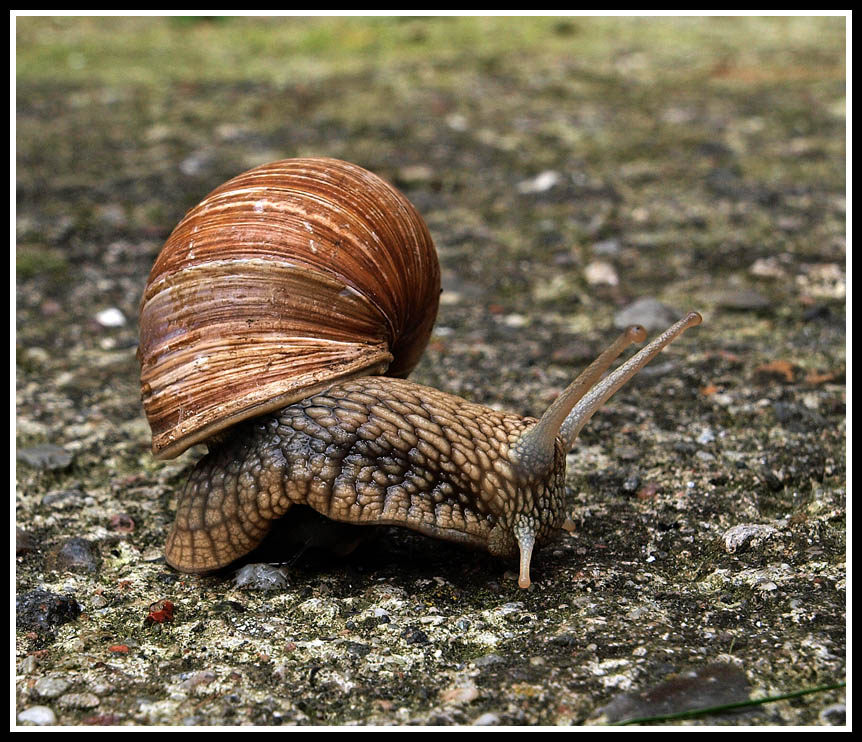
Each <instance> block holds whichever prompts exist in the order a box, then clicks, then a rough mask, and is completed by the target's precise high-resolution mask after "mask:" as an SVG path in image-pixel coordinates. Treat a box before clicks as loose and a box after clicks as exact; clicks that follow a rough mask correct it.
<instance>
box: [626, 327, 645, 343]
mask: <svg viewBox="0 0 862 742" xmlns="http://www.w3.org/2000/svg"><path fill="white" fill-rule="evenodd" d="M626 337H627V338H628V339H629V341H631V342H632V343H642V342H643V341H644V340H646V337H647V331H646V329H645V328H644V326H643V325H629V326H628V327H627V328H626Z"/></svg>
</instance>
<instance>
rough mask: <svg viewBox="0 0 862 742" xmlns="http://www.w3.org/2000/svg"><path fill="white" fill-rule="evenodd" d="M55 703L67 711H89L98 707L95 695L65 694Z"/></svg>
mask: <svg viewBox="0 0 862 742" xmlns="http://www.w3.org/2000/svg"><path fill="white" fill-rule="evenodd" d="M57 703H58V704H59V705H60V706H62V707H63V708H67V709H91V708H95V707H96V706H98V705H99V697H98V696H97V695H96V694H95V693H67V694H66V695H64V696H60V697H59V698H58V699H57Z"/></svg>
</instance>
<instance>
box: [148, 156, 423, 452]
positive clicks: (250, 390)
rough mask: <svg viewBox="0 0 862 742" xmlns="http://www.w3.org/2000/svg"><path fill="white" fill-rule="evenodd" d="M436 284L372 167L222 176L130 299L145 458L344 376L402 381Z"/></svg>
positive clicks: (406, 212)
mask: <svg viewBox="0 0 862 742" xmlns="http://www.w3.org/2000/svg"><path fill="white" fill-rule="evenodd" d="M439 294H440V269H439V265H438V262H437V254H436V251H435V249H434V244H433V242H432V240H431V236H430V234H429V232H428V229H427V227H426V225H425V223H424V221H423V220H422V217H421V216H420V215H419V213H418V212H417V211H416V210H415V208H414V207H413V206H412V205H411V204H410V202H409V201H407V199H406V198H405V197H404V196H403V195H402V194H401V193H399V192H398V191H397V190H396V189H395V188H394V187H392V186H391V185H389V184H388V183H386V182H385V181H384V180H382V179H381V178H379V177H378V176H376V175H374V174H372V173H370V172H368V171H367V170H364V169H363V168H361V167H358V166H357V165H353V164H350V163H347V162H342V161H340V160H334V159H327V158H303V159H288V160H281V161H278V162H273V163H270V164H267V165H262V166H260V167H256V168H253V169H252V170H249V171H247V172H245V173H242V174H241V175H238V176H237V177H235V178H232V179H231V180H229V181H227V182H226V183H224V184H223V185H221V186H220V187H218V188H216V189H215V190H214V191H213V192H212V193H210V194H209V195H208V196H207V197H206V198H205V199H204V200H203V201H201V203H200V204H198V205H197V206H196V207H194V208H193V209H192V210H191V211H189V212H188V213H187V214H186V216H185V217H184V218H183V220H182V221H181V222H180V223H179V224H178V225H177V227H176V229H174V231H173V232H172V233H171V235H170V237H169V238H168V240H167V242H166V243H165V246H164V247H163V249H162V251H161V253H160V254H159V256H158V258H157V259H156V262H155V265H154V266H153V269H152V271H151V273H150V277H149V280H148V282H147V286H146V289H145V291H144V295H143V298H142V300H141V311H140V345H139V349H138V354H139V359H140V362H141V390H142V400H143V405H144V409H145V411H146V414H147V418H148V420H149V422H150V427H151V429H152V433H153V442H152V447H153V453H154V454H155V455H156V456H157V457H159V458H171V457H173V456H176V455H178V454H180V453H182V452H183V451H184V450H185V449H186V448H188V447H189V446H190V445H192V444H193V443H197V442H199V441H203V440H206V439H207V438H210V437H212V436H214V435H216V434H217V433H218V432H220V431H222V430H224V429H225V428H227V427H229V426H231V425H233V424H235V423H236V422H239V421H241V420H244V419H247V418H250V417H255V416H257V415H261V414H264V413H267V412H271V411H273V410H277V409H280V408H282V407H284V406H285V405H288V404H290V403H292V402H295V401H297V400H299V399H302V398H305V397H307V396H309V395H310V394H313V393H315V392H318V391H322V390H323V389H326V388H328V387H329V386H331V385H332V384H334V383H336V382H338V381H341V380H345V379H348V378H352V377H355V376H360V375H369V374H387V375H390V376H406V375H407V374H408V373H409V372H410V371H411V370H412V368H413V367H414V366H415V365H416V363H417V362H418V360H419V357H420V356H421V354H422V351H423V350H424V348H425V345H426V344H427V341H428V338H429V336H430V333H431V328H432V326H433V324H434V320H435V317H436V313H437V306H438V300H439Z"/></svg>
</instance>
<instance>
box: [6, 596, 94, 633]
mask: <svg viewBox="0 0 862 742" xmlns="http://www.w3.org/2000/svg"><path fill="white" fill-rule="evenodd" d="M80 613H81V606H80V605H78V602H77V601H76V600H75V599H74V598H72V597H71V596H68V595H56V594H55V593H51V592H48V591H47V590H42V589H36V590H31V591H30V592H28V593H24V594H22V595H19V596H18V597H17V598H16V599H15V625H16V626H17V627H18V628H21V629H24V630H28V629H29V630H35V631H51V630H53V629H55V628H56V627H58V626H61V625H62V624H64V623H67V622H69V621H74V620H75V619H76V618H77V617H78V615H79V614H80Z"/></svg>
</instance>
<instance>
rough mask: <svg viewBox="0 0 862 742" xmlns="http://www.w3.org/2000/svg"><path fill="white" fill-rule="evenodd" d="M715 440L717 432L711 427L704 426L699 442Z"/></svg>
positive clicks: (704, 443) (702, 443) (704, 442)
mask: <svg viewBox="0 0 862 742" xmlns="http://www.w3.org/2000/svg"><path fill="white" fill-rule="evenodd" d="M714 440H715V433H713V432H712V430H710V429H709V428H704V429H703V432H702V433H701V434H700V435H699V436H698V437H697V442H698V443H700V444H701V445H706V444H707V443H712V442H713V441H714Z"/></svg>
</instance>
